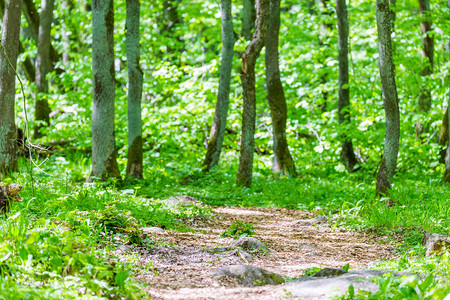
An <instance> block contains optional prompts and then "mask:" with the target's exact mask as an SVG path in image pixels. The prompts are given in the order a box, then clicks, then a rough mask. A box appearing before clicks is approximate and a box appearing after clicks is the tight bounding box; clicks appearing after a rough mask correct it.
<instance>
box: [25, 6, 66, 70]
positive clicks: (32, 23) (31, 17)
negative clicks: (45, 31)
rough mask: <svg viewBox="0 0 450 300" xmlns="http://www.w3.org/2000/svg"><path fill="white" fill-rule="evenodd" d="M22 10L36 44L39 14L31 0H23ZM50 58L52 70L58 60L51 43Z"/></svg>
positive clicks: (37, 40) (37, 41)
mask: <svg viewBox="0 0 450 300" xmlns="http://www.w3.org/2000/svg"><path fill="white" fill-rule="evenodd" d="M22 10H23V13H24V15H25V18H26V19H27V22H28V28H29V29H30V33H31V37H32V38H33V40H34V41H35V42H36V45H37V44H38V43H39V14H38V12H37V9H36V6H35V5H34V2H33V0H23V1H22ZM50 60H51V65H52V70H53V68H54V67H55V64H56V62H57V61H58V60H59V54H58V52H57V51H56V49H55V48H54V47H53V45H50Z"/></svg>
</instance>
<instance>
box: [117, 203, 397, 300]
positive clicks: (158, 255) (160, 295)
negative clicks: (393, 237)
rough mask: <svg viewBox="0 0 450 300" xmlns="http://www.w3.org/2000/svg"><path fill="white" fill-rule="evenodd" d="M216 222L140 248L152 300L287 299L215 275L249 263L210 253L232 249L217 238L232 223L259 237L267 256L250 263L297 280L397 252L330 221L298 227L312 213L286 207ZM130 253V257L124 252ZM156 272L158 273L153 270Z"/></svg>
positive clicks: (228, 210) (275, 290)
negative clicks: (147, 267) (318, 269)
mask: <svg viewBox="0 0 450 300" xmlns="http://www.w3.org/2000/svg"><path fill="white" fill-rule="evenodd" d="M214 213H215V215H216V217H215V218H214V219H213V220H204V222H201V220H200V221H199V220H197V221H196V222H194V223H193V225H192V227H193V229H195V230H196V232H172V231H165V232H163V233H155V235H154V237H153V238H154V241H155V243H159V244H163V245H164V246H158V247H157V248H155V249H140V250H139V249H136V251H137V253H135V254H134V255H137V256H138V260H139V264H141V265H147V264H150V265H151V264H152V266H153V268H152V271H149V272H148V273H140V274H137V275H136V279H137V280H138V281H140V282H145V283H147V284H148V291H149V293H150V295H151V296H152V297H153V298H154V299H243V298H247V299H265V298H266V299H276V298H279V297H284V296H285V295H284V294H283V288H282V286H278V287H276V286H265V287H258V288H244V287H241V286H240V285H239V284H238V283H237V282H236V280H234V279H224V278H218V277H215V276H214V271H215V270H216V269H217V268H218V267H222V266H227V265H235V264H245V263H244V262H243V261H242V258H241V257H240V256H239V255H238V254H237V253H236V251H234V252H233V251H231V252H225V253H222V254H213V253H210V252H208V251H205V250H207V249H211V248H216V247H224V246H228V245H229V244H230V243H231V242H232V241H233V239H231V238H219V236H220V234H221V233H222V232H224V231H225V230H226V229H227V228H228V226H229V225H231V224H232V223H233V222H234V221H242V222H243V223H251V224H253V226H254V229H255V232H256V237H257V238H259V239H261V241H263V242H264V243H265V244H266V245H267V246H268V247H269V248H270V250H271V251H270V252H269V253H253V254H252V256H253V261H252V262H251V263H249V264H251V265H253V266H257V267H261V268H264V269H267V270H269V271H272V272H275V273H278V274H281V275H283V276H287V277H298V276H300V275H302V274H303V273H304V271H305V270H306V269H307V268H311V267H325V266H328V267H342V266H344V265H346V264H347V263H349V264H350V267H352V268H356V269H362V268H367V267H368V266H369V264H370V263H372V262H374V261H378V260H382V259H392V258H393V257H394V249H393V248H392V247H391V246H389V245H383V244H381V243H380V242H382V241H379V240H377V239H376V238H375V237H374V236H370V235H366V234H364V233H358V232H344V231H337V230H332V229H331V228H330V226H329V225H328V223H327V222H317V223H313V222H312V223H311V224H305V223H302V224H299V221H300V220H311V218H313V214H312V213H306V212H301V211H296V210H288V209H273V208H255V207H247V208H241V207H218V208H215V209H214ZM122 255H127V254H122ZM153 271H154V272H153Z"/></svg>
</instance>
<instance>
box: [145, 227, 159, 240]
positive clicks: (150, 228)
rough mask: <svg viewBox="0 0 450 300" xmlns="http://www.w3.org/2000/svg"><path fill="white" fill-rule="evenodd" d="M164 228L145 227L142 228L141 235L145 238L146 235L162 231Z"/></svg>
mask: <svg viewBox="0 0 450 300" xmlns="http://www.w3.org/2000/svg"><path fill="white" fill-rule="evenodd" d="M163 232H164V229H162V228H159V227H145V228H142V236H143V238H146V237H147V236H149V235H150V236H151V235H153V234H155V233H163Z"/></svg>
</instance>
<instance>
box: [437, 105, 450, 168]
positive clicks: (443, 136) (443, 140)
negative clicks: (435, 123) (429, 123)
mask: <svg viewBox="0 0 450 300" xmlns="http://www.w3.org/2000/svg"><path fill="white" fill-rule="evenodd" d="M448 137H449V131H448V107H447V108H446V109H445V113H444V117H443V118H442V125H441V126H440V127H439V141H438V143H439V146H442V147H447V143H448ZM446 152H447V148H444V149H442V150H440V152H439V162H440V163H442V164H443V163H445V154H446Z"/></svg>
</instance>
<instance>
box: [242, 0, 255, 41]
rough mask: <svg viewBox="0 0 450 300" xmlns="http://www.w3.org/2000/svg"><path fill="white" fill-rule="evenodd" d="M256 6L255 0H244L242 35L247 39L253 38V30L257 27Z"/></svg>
mask: <svg viewBox="0 0 450 300" xmlns="http://www.w3.org/2000/svg"><path fill="white" fill-rule="evenodd" d="M255 20H256V7H255V0H242V30H241V36H243V37H244V38H245V39H246V40H247V41H250V40H251V39H252V30H253V28H254V27H255Z"/></svg>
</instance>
